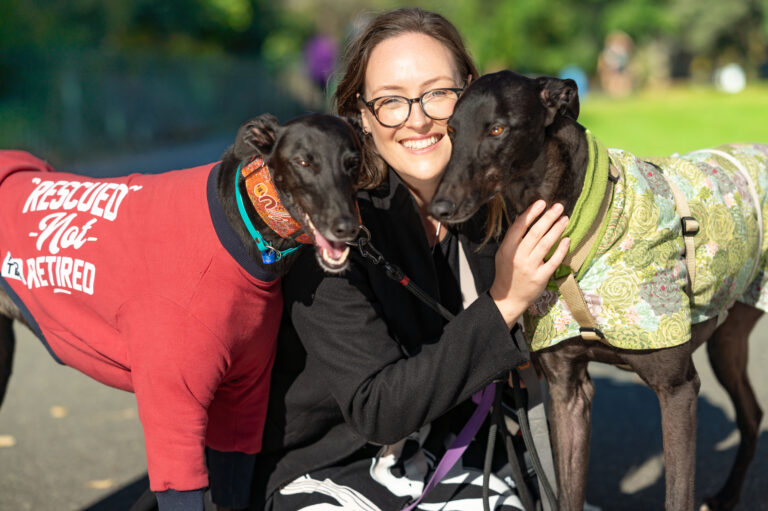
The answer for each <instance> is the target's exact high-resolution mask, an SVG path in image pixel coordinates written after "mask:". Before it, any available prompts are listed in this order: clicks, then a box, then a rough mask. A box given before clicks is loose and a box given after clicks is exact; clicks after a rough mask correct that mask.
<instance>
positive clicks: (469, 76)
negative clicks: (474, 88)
mask: <svg viewBox="0 0 768 511" xmlns="http://www.w3.org/2000/svg"><path fill="white" fill-rule="evenodd" d="M470 83H472V74H471V73H470V74H468V75H467V84H466V85H465V86H464V87H469V84H470Z"/></svg>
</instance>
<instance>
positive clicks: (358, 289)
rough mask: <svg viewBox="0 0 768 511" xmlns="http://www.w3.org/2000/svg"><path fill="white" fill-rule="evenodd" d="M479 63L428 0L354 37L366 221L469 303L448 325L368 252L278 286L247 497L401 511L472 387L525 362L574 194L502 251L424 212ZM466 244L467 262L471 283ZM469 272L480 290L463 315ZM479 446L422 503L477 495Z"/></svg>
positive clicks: (457, 424)
mask: <svg viewBox="0 0 768 511" xmlns="http://www.w3.org/2000/svg"><path fill="white" fill-rule="evenodd" d="M476 75H477V70H476V69H475V66H474V64H473V63H472V61H471V59H470V57H469V56H468V54H467V52H466V50H465V49H464V46H463V43H462V42H461V38H460V36H459V35H458V33H457V32H456V29H455V28H454V27H453V26H452V25H451V24H450V23H449V22H448V21H447V20H445V19H444V18H443V17H441V16H439V15H437V14H434V13H430V12H424V11H421V10H420V9H401V10H397V11H392V12H389V13H385V14H383V15H380V16H379V17H377V18H376V19H374V20H373V22H372V23H371V24H370V26H369V27H368V28H367V29H365V30H364V31H363V32H362V33H361V34H360V35H359V36H358V37H357V38H356V39H355V41H353V42H352V43H351V44H350V46H349V48H348V51H347V55H346V66H345V74H344V76H343V78H342V80H341V82H340V85H339V87H338V90H337V93H336V96H335V99H336V101H337V105H338V112H339V114H341V115H347V116H349V117H353V118H356V119H359V120H360V122H361V125H362V128H363V131H364V133H365V148H366V149H365V158H364V159H365V169H364V174H363V176H362V177H361V181H362V182H364V183H365V184H366V190H364V191H362V192H361V193H360V194H359V204H360V212H361V215H362V220H363V224H364V225H365V226H366V227H367V228H368V229H369V230H370V232H371V243H372V244H373V245H374V246H375V247H376V248H377V249H378V250H379V251H380V252H381V253H382V254H383V255H384V257H385V258H386V259H387V260H388V261H390V262H392V263H394V264H396V265H397V266H399V267H400V268H401V269H403V270H404V272H405V273H406V274H407V275H408V276H409V277H410V278H411V279H412V281H413V282H415V283H416V284H417V285H418V286H420V287H421V288H423V289H424V290H425V291H426V292H427V293H429V294H430V295H431V296H432V297H434V298H436V299H437V300H439V301H440V302H441V303H442V304H443V305H444V306H445V307H447V308H448V309H449V310H450V311H451V312H452V313H454V314H457V316H456V318H455V319H454V320H452V321H450V322H448V323H446V322H445V320H443V318H442V317H440V316H439V315H438V314H436V313H435V312H434V311H432V310H431V309H430V308H429V307H428V306H426V305H425V304H424V303H423V302H421V301H420V300H419V299H417V298H416V297H414V296H413V295H411V294H410V293H409V292H408V291H407V290H406V289H405V288H403V287H402V286H400V285H399V284H398V283H397V282H394V281H393V280H391V279H389V278H388V277H387V276H386V274H385V272H384V271H383V269H382V268H381V267H378V266H375V265H373V264H371V263H369V262H367V261H366V260H365V259H364V258H363V257H361V256H360V255H359V254H357V253H356V252H353V254H352V267H351V269H350V270H349V271H347V272H346V273H344V274H340V275H333V276H327V275H323V274H322V272H321V271H320V270H319V269H318V268H317V266H316V264H315V263H314V261H313V260H312V254H310V253H309V252H307V253H305V254H303V255H302V257H301V258H300V259H299V261H298V262H297V263H296V264H295V265H294V267H293V269H292V272H291V273H290V274H289V275H288V277H286V278H285V280H284V283H283V288H284V294H285V310H284V316H283V322H284V323H283V327H282V328H281V334H280V339H279V341H278V354H277V358H276V360H275V365H274V368H273V375H272V388H271V397H270V403H269V412H268V418H267V426H266V430H265V436H264V441H263V446H264V447H263V452H262V454H260V455H259V458H258V461H257V465H256V472H257V474H256V477H255V481H256V482H255V486H254V488H255V490H256V491H255V492H254V493H255V495H254V499H255V500H254V505H253V508H255V509H261V508H262V507H266V508H267V509H272V510H283V509H285V510H296V509H303V508H305V507H308V506H311V505H314V504H321V503H330V504H332V505H333V506H336V507H333V509H337V508H340V509H366V510H367V509H371V510H373V509H382V510H394V509H401V508H403V507H404V506H405V505H406V504H407V503H409V502H410V501H412V500H413V499H414V498H415V497H418V496H419V495H420V494H421V491H422V489H423V486H424V483H425V481H426V479H427V478H428V475H429V472H430V469H432V468H434V465H435V458H439V457H440V456H441V455H442V453H443V452H444V451H445V449H446V447H447V445H448V443H450V439H451V438H452V436H453V435H455V433H456V432H457V431H458V430H459V429H460V428H461V427H462V425H463V424H464V422H466V419H467V417H468V415H469V414H470V413H471V412H472V410H473V409H474V405H473V404H472V403H471V400H470V398H471V396H472V395H473V393H475V392H477V391H478V390H480V389H482V388H483V387H484V386H486V385H487V384H488V383H490V382H491V381H492V380H494V378H496V377H497V376H499V375H503V374H505V373H506V372H507V371H508V370H509V369H510V368H513V367H516V366H517V365H519V364H521V363H524V362H526V361H527V360H528V354H527V351H526V349H525V346H524V345H519V344H517V343H516V341H515V338H514V336H512V335H511V334H510V330H511V329H512V327H513V326H514V324H515V322H516V321H517V318H518V317H519V316H520V314H522V312H523V311H524V310H525V308H526V307H527V306H528V304H529V303H530V302H531V301H532V300H533V299H534V298H535V297H536V296H538V294H539V293H540V292H541V291H542V290H543V288H544V286H545V284H546V282H547V281H548V279H549V277H550V276H551V274H552V272H553V271H554V269H555V268H556V267H557V265H558V264H559V263H560V262H561V261H562V259H563V257H564V255H565V253H566V251H567V248H568V240H567V239H565V240H563V241H561V242H560V243H559V245H558V246H557V249H556V250H555V252H554V255H553V257H551V258H550V259H549V261H548V262H544V260H543V259H544V257H545V255H546V254H547V253H548V252H549V251H550V249H552V248H553V247H555V246H556V244H557V240H558V239H559V237H560V235H561V234H562V232H563V230H564V228H565V225H566V223H567V218H565V217H562V216H561V215H562V206H560V205H559V204H558V205H554V206H552V207H551V208H549V210H547V211H546V212H545V211H544V210H545V205H544V204H543V203H541V202H539V203H536V204H534V205H533V206H532V207H531V208H530V209H529V210H528V211H526V212H525V213H524V214H523V215H521V216H520V218H518V219H517V220H516V221H515V223H514V224H513V225H512V226H511V227H510V229H509V230H508V232H507V234H506V236H505V237H504V239H503V241H502V243H501V244H500V246H498V247H497V246H496V245H495V244H494V243H493V242H490V243H487V244H483V243H482V238H483V233H482V226H483V223H484V218H483V217H482V215H480V216H478V217H476V218H473V219H472V220H471V221H470V222H468V223H467V224H465V225H464V226H463V227H462V228H461V229H454V228H449V227H446V226H442V225H440V224H439V223H438V222H436V221H435V220H434V219H432V218H431V217H430V216H429V215H428V213H427V211H426V208H427V205H428V204H429V201H430V199H431V198H432V196H433V194H434V192H435V190H436V187H437V185H438V182H439V180H440V177H441V174H442V171H443V169H444V167H445V165H446V163H447V161H448V159H449V157H450V153H451V143H450V140H449V138H448V137H447V136H446V122H447V118H448V117H449V116H450V114H451V112H452V108H453V104H454V103H455V100H456V99H457V97H458V93H459V92H460V89H461V88H462V87H464V86H465V85H466V83H468V82H469V81H470V80H471V79H472V77H473V76H476ZM539 216H540V219H538V220H537V221H535V219H536V218H537V217H539ZM529 227H530V230H528V228H529ZM527 230H528V232H527V234H526V231H527ZM497 248H498V251H497ZM460 250H463V253H464V255H465V256H466V257H467V259H468V262H469V267H470V269H471V272H472V275H471V277H466V278H465V281H464V282H463V283H462V282H460V281H459V277H458V275H459V256H460V254H459V251H460ZM494 254H495V257H494ZM472 280H473V281H474V282H471V281H472ZM468 281H469V282H468ZM468 283H469V284H470V285H472V287H476V289H477V291H478V292H479V297H478V298H477V300H475V301H474V302H473V303H472V304H471V305H469V306H468V307H467V308H466V309H465V310H463V311H462V309H463V304H462V293H461V290H460V287H461V286H462V284H463V285H464V286H465V287H466V286H467V284H468ZM486 290H489V291H488V292H486ZM466 294H467V293H465V295H466ZM475 447H477V446H474V445H471V446H470V448H469V449H468V451H467V453H466V454H465V456H464V457H463V459H462V461H461V462H459V464H457V466H456V467H454V472H452V473H451V474H450V477H452V478H453V479H446V480H444V481H443V482H442V483H441V484H440V485H438V487H437V488H435V489H434V490H433V491H432V492H430V493H429V494H428V495H427V496H426V497H425V498H424V500H423V501H422V503H428V502H429V503H438V502H446V501H453V500H456V499H467V500H466V502H467V504H466V506H464V505H463V504H462V507H461V508H462V509H475V508H476V507H475V506H479V505H480V504H479V503H480V488H479V487H478V486H476V485H471V484H470V485H459V484H457V483H456V480H455V477H462V478H468V477H469V478H473V477H474V476H476V475H478V476H479V474H480V473H481V471H480V470H479V469H476V468H472V466H471V465H472V459H473V457H474V458H477V457H478V456H477V454H478V453H477V452H475V451H476V450H477V449H476V448H475ZM480 447H483V446H480ZM480 457H481V456H480ZM474 466H475V467H482V464H481V461H480V462H476V463H475V464H474ZM467 481H468V479H467ZM492 493H493V494H495V495H496V496H497V497H498V498H496V499H495V501H496V503H497V507H496V509H517V507H518V506H519V501H518V500H517V497H515V495H514V489H513V488H511V487H510V486H509V485H508V484H507V483H505V482H504V481H503V480H502V479H501V478H496V477H494V478H493V481H492ZM470 501H472V503H470ZM477 509H481V507H478V508H477Z"/></svg>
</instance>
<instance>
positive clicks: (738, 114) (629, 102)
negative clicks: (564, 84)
mask: <svg viewBox="0 0 768 511" xmlns="http://www.w3.org/2000/svg"><path fill="white" fill-rule="evenodd" d="M579 122H580V123H581V124H583V125H584V126H586V127H587V128H589V129H590V130H592V132H593V133H594V134H595V136H597V137H598V138H599V139H600V140H602V141H603V143H604V144H605V145H606V146H607V147H620V148H622V149H626V150H628V151H631V152H634V153H636V154H637V155H640V156H642V155H660V156H661V155H667V154H671V153H674V152H680V153H683V152H687V151H691V150H694V149H701V148H704V147H713V146H717V145H720V144H724V143H728V142H761V143H768V86H766V85H762V86H753V87H749V88H747V89H745V90H744V91H743V92H741V93H739V94H726V93H723V92H718V91H716V90H714V89H711V88H689V87H679V88H670V89H665V90H655V91H645V92H640V93H638V94H636V95H634V96H631V97H629V98H625V99H611V98H607V97H605V96H598V95H590V96H588V97H587V98H586V99H585V100H584V102H583V103H582V105H581V115H580V116H579Z"/></svg>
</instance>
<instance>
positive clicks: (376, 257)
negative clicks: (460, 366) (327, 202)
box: [347, 225, 454, 321]
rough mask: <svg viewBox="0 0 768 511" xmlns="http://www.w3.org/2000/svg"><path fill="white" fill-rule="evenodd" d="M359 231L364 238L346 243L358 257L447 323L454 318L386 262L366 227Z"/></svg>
mask: <svg viewBox="0 0 768 511" xmlns="http://www.w3.org/2000/svg"><path fill="white" fill-rule="evenodd" d="M360 230H361V231H363V232H364V233H365V234H364V236H360V237H359V238H358V239H357V241H348V242H347V245H350V246H352V247H356V248H357V249H358V250H359V251H360V255H362V256H363V257H364V258H366V259H367V260H368V261H370V262H372V263H373V264H374V265H376V266H378V265H383V266H384V271H386V272H387V276H388V277H389V278H390V279H392V280H394V281H395V282H398V283H399V284H400V285H401V286H403V287H404V288H405V289H407V290H408V291H410V292H411V293H413V294H414V295H415V296H416V298H418V299H419V300H421V301H422V302H424V303H425V304H426V305H428V306H429V307H430V308H431V309H432V310H433V311H435V312H437V313H438V314H440V315H441V316H442V317H444V318H445V319H446V320H447V321H450V320H452V319H453V318H454V315H453V314H451V312H450V311H449V310H448V309H446V308H445V307H443V306H442V304H441V303H440V302H438V301H437V300H435V299H434V298H432V297H431V296H430V295H429V294H427V293H426V292H425V291H424V290H423V289H421V288H420V287H419V286H417V285H416V284H414V283H413V282H411V279H410V278H409V277H408V275H406V274H405V272H403V270H401V269H400V267H399V266H397V265H395V264H392V263H390V262H389V261H387V260H386V259H385V258H384V256H383V255H382V254H381V252H379V251H378V250H376V247H374V246H373V245H372V244H371V231H369V230H368V228H367V227H365V226H364V225H361V226H360Z"/></svg>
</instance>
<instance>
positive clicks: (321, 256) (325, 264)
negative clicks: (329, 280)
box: [304, 215, 349, 273]
mask: <svg viewBox="0 0 768 511" xmlns="http://www.w3.org/2000/svg"><path fill="white" fill-rule="evenodd" d="M304 222H305V224H306V226H307V231H308V233H309V235H310V237H311V238H312V242H313V244H314V246H315V256H316V257H317V261H318V262H319V263H320V266H321V267H322V268H323V270H325V271H327V272H329V273H338V272H341V271H344V270H345V269H346V268H347V265H348V258H349V246H348V245H347V244H346V242H344V241H334V240H329V239H328V238H326V237H325V236H323V234H322V233H321V232H320V230H319V229H318V228H317V227H315V224H313V223H312V220H310V218H309V216H308V215H305V216H304Z"/></svg>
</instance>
